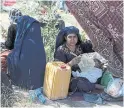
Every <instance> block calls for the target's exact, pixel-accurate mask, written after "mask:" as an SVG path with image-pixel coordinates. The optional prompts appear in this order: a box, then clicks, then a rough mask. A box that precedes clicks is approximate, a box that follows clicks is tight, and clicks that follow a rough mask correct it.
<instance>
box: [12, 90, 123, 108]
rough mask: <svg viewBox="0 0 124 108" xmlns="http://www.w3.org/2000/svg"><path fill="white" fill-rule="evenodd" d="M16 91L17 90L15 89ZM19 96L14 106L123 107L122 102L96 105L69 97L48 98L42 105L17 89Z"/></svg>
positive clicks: (66, 107)
mask: <svg viewBox="0 0 124 108" xmlns="http://www.w3.org/2000/svg"><path fill="white" fill-rule="evenodd" d="M16 92H17V91H16ZM18 92H19V93H18V94H20V96H21V101H20V102H17V103H15V104H14V107H44V108H47V107H48V108H68V107H72V108H75V107H80V108H83V107H88V108H99V107H100V108H109V107H110V108H115V107H116V108H121V107H123V102H122V101H121V102H106V104H105V105H98V104H94V103H89V102H86V101H83V100H80V101H75V100H71V99H70V98H66V99H63V100H57V101H52V100H49V99H48V98H46V99H47V101H46V103H45V104H44V105H43V104H42V103H40V102H39V101H38V100H36V101H34V102H32V101H31V100H30V98H29V95H28V92H25V91H21V90H20V91H18Z"/></svg>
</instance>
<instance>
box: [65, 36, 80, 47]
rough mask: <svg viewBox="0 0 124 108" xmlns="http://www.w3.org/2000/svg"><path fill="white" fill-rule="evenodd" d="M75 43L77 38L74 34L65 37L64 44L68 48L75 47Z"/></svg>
mask: <svg viewBox="0 0 124 108" xmlns="http://www.w3.org/2000/svg"><path fill="white" fill-rule="evenodd" d="M77 42H78V37H77V35H76V34H69V35H68V36H67V37H66V43H67V44H68V45H70V46H75V45H76V43H77Z"/></svg>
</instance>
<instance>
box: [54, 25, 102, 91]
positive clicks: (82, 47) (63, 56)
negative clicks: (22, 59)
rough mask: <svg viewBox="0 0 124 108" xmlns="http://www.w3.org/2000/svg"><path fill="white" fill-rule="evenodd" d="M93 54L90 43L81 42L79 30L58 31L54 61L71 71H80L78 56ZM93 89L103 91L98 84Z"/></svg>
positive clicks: (71, 27)
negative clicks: (62, 63)
mask: <svg viewBox="0 0 124 108" xmlns="http://www.w3.org/2000/svg"><path fill="white" fill-rule="evenodd" d="M87 48H88V49H87ZM90 52H94V50H93V49H92V44H91V42H90V43H88V41H86V42H82V41H81V38H80V35H79V30H78V29H77V28H76V27H74V26H70V27H66V28H64V29H62V30H61V31H60V33H59V34H58V36H57V38H56V49H55V53H54V59H55V61H62V62H64V63H67V64H68V65H70V66H71V67H72V71H77V70H78V71H80V68H79V66H78V63H79V62H80V60H81V56H79V55H80V54H83V53H90ZM95 88H98V89H103V87H101V86H100V85H98V84H95Z"/></svg>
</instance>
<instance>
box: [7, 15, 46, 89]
mask: <svg viewBox="0 0 124 108" xmlns="http://www.w3.org/2000/svg"><path fill="white" fill-rule="evenodd" d="M7 62H8V71H9V73H10V78H11V79H12V83H13V84H14V85H17V86H20V87H21V88H26V89H36V88H39V87H42V86H43V80H44V73H45V66H46V55H45V50H44V45H43V39H42V36H41V29H40V23H39V22H38V21H36V20H35V19H33V18H32V17H29V16H22V17H21V18H19V20H18V22H17V34H16V39H15V43H14V49H13V50H12V52H11V53H10V54H9V55H8V59H7Z"/></svg>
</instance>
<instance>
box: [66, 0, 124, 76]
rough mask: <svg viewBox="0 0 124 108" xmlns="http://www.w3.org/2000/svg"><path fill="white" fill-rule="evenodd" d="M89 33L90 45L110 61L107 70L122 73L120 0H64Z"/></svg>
mask: <svg viewBox="0 0 124 108" xmlns="http://www.w3.org/2000/svg"><path fill="white" fill-rule="evenodd" d="M66 4H67V6H68V8H69V10H70V12H71V13H72V14H73V15H74V16H75V18H76V19H77V21H78V22H79V24H80V25H81V26H82V28H83V29H84V30H85V32H86V33H87V34H88V36H89V38H90V40H91V41H92V43H93V49H94V50H95V51H96V52H98V53H100V54H101V55H102V56H103V57H104V58H105V59H107V60H108V61H109V67H108V69H109V71H110V72H112V73H113V75H115V76H117V77H122V76H123V68H122V67H123V1H70V0H68V1H66Z"/></svg>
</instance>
